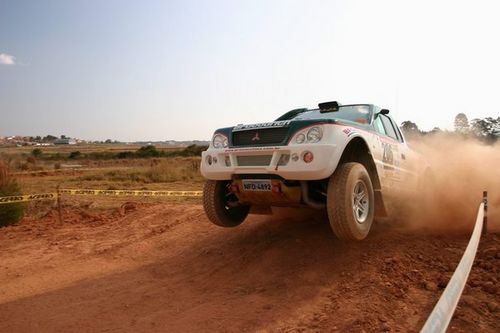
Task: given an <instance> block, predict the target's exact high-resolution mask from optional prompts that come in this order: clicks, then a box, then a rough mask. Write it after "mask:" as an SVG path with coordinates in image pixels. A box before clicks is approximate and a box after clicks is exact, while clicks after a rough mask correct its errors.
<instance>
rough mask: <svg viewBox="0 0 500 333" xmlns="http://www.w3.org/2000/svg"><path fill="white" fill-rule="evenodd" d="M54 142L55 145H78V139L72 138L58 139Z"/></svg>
mask: <svg viewBox="0 0 500 333" xmlns="http://www.w3.org/2000/svg"><path fill="white" fill-rule="evenodd" d="M54 144H55V145H76V140H75V139H70V138H64V139H57V140H55V141H54Z"/></svg>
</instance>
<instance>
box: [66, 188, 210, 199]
mask: <svg viewBox="0 0 500 333" xmlns="http://www.w3.org/2000/svg"><path fill="white" fill-rule="evenodd" d="M59 192H60V193H61V194H69V195H106V196H136V197H201V196H202V195H203V192H202V191H148V190H90V189H84V190H79V189H61V190H60V191H59Z"/></svg>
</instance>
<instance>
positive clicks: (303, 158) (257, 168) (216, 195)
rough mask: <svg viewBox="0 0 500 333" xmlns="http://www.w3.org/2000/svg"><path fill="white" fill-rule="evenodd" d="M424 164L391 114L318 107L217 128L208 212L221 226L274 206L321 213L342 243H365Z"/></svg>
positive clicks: (208, 162)
mask: <svg viewBox="0 0 500 333" xmlns="http://www.w3.org/2000/svg"><path fill="white" fill-rule="evenodd" d="M418 160H419V157H418V155H417V154H416V153H415V152H413V151H412V150H410V149H409V148H408V146H407V144H406V141H405V138H404V137H403V134H402V133H401V131H400V129H399V127H398V126H397V125H396V123H395V122H394V120H393V119H392V117H391V116H390V115H389V110H387V109H382V108H380V107H378V106H375V105H373V104H352V105H341V104H339V103H338V102H325V103H320V104H319V105H318V108H313V109H308V108H302V109H295V110H292V111H289V112H287V113H285V114H284V115H282V116H281V117H279V118H278V119H276V120H275V121H271V122H266V123H258V124H247V125H243V124H240V125H237V126H233V127H226V128H221V129H218V130H216V131H215V133H214V135H213V137H212V140H211V142H210V145H209V148H208V149H207V150H206V151H204V152H203V153H202V161H201V173H202V175H203V176H204V177H205V178H206V182H205V185H204V188H203V206H204V210H205V212H206V214H207V216H208V218H209V220H210V221H211V222H213V223H214V224H216V225H218V226H222V227H235V226H238V225H239V224H241V223H242V222H243V221H244V220H245V218H246V217H247V216H248V214H249V213H250V214H251V213H266V212H270V211H271V207H272V206H282V207H283V206H284V207H310V208H314V209H323V210H326V212H327V215H328V220H329V222H330V225H331V228H332V230H333V232H334V233H335V235H336V236H337V237H338V238H340V239H342V240H362V239H364V238H365V237H366V236H367V235H368V232H369V230H370V227H371V225H372V223H373V221H374V218H376V217H378V216H380V217H383V216H385V215H387V204H388V203H389V202H390V201H392V200H397V199H400V198H404V197H405V194H406V193H409V192H416V191H418V188H419V186H421V185H420V184H421V181H420V180H419V179H420V178H421V177H420V175H421V174H422V172H423V171H422V170H421V165H422V164H421V163H418Z"/></svg>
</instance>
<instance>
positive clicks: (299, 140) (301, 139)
mask: <svg viewBox="0 0 500 333" xmlns="http://www.w3.org/2000/svg"><path fill="white" fill-rule="evenodd" d="M304 141H306V136H305V135H304V134H302V133H300V134H299V135H297V137H296V138H295V142H296V143H304Z"/></svg>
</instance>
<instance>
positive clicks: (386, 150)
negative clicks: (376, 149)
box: [382, 142, 394, 170]
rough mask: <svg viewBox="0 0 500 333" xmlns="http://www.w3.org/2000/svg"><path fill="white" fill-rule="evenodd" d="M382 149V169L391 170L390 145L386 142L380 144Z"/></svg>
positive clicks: (391, 156)
mask: <svg viewBox="0 0 500 333" xmlns="http://www.w3.org/2000/svg"><path fill="white" fill-rule="evenodd" d="M382 148H383V150H384V152H383V155H382V162H384V169H388V170H393V169H394V153H393V151H392V145H391V144H389V143H386V142H382Z"/></svg>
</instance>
